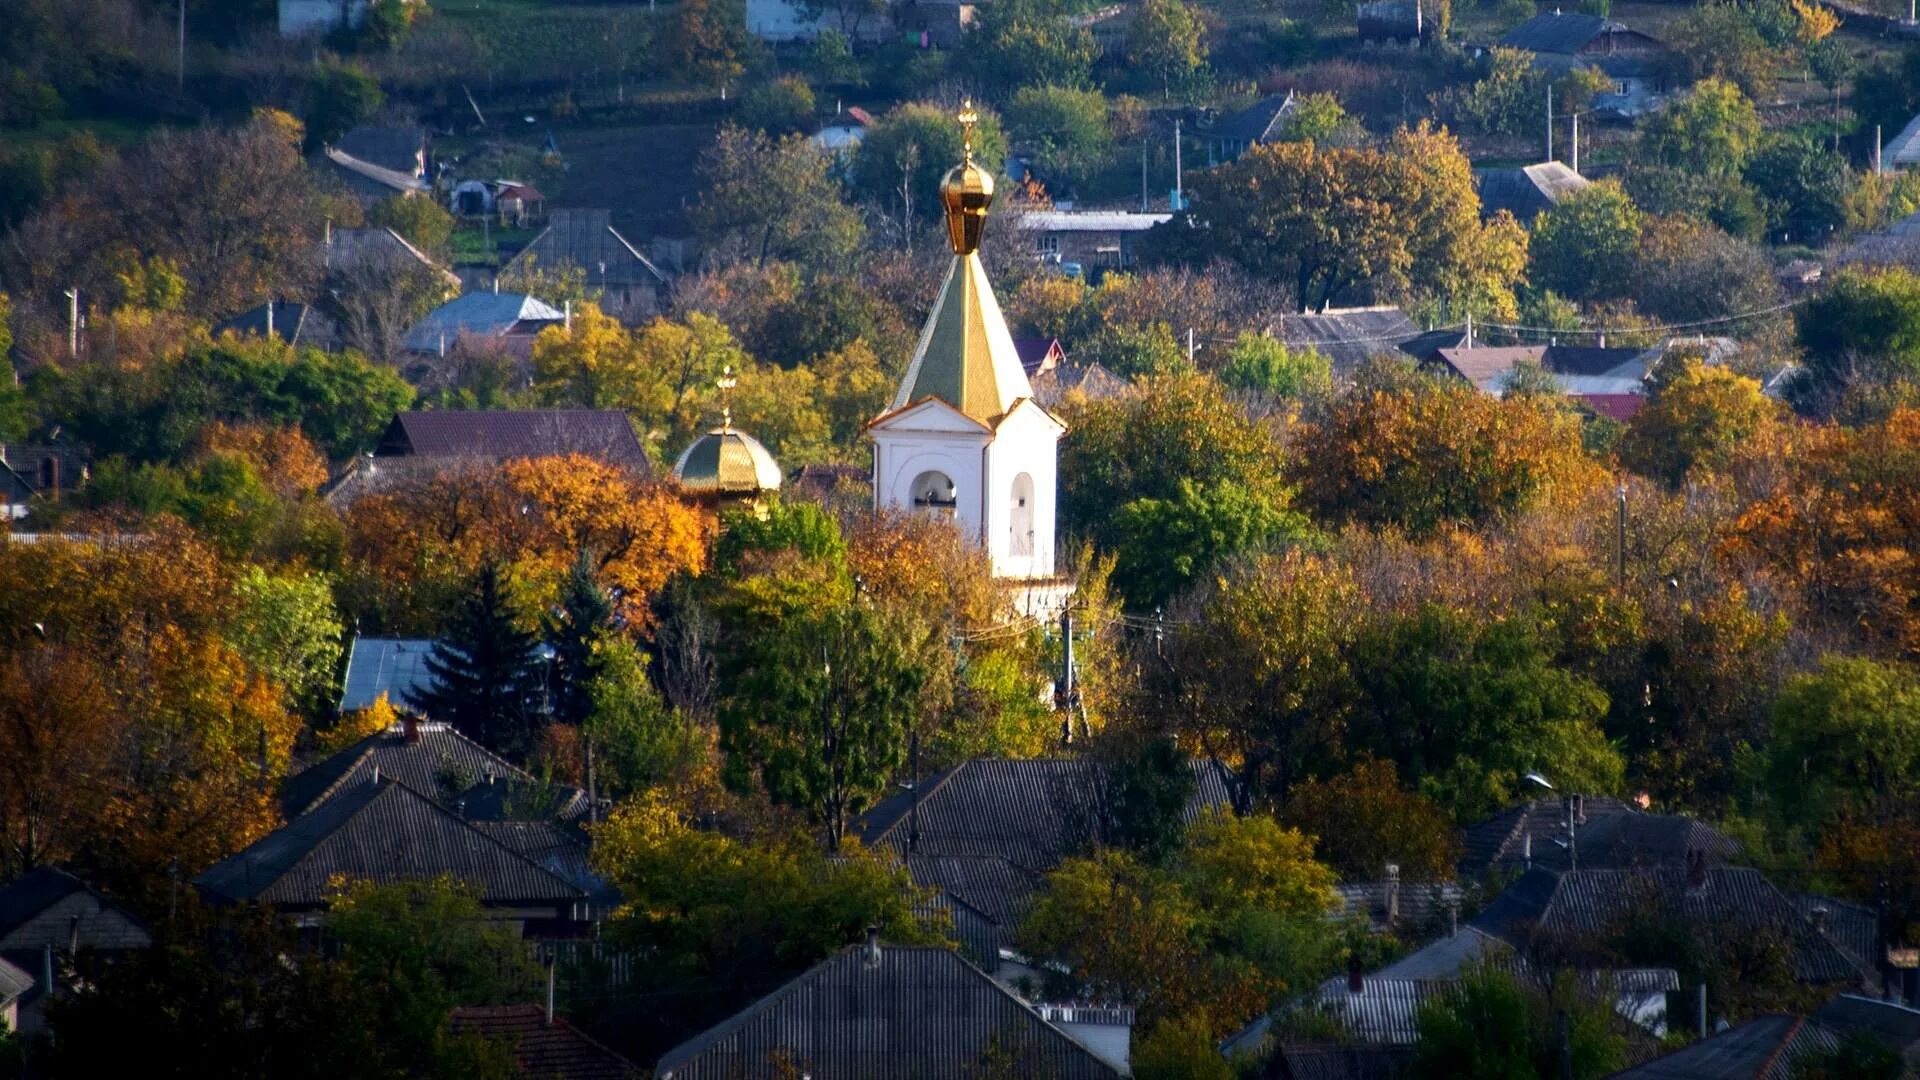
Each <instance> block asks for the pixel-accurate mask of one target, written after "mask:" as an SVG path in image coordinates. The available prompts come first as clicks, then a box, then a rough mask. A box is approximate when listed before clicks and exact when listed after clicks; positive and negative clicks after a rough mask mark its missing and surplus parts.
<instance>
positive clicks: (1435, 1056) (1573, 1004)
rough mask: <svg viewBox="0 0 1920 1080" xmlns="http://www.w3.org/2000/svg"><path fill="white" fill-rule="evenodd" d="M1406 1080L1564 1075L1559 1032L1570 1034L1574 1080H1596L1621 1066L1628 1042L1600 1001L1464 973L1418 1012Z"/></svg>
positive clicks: (1501, 974) (1495, 975)
mask: <svg viewBox="0 0 1920 1080" xmlns="http://www.w3.org/2000/svg"><path fill="white" fill-rule="evenodd" d="M1415 1023H1416V1025H1417V1028H1418V1032H1419V1035H1418V1038H1417V1041H1416V1042H1415V1043H1414V1055H1413V1063H1412V1069H1411V1074H1412V1075H1413V1076H1417V1077H1435V1078H1438V1077H1449V1078H1452V1077H1459V1078H1461V1080H1523V1078H1529V1080H1530V1078H1533V1077H1540V1076H1561V1075H1567V1073H1566V1069H1565V1068H1564V1067H1563V1064H1562V1062H1563V1054H1562V1050H1561V1045H1560V1040H1559V1038H1558V1037H1557V1035H1556V1031H1557V1030H1558V1025H1559V1024H1562V1023H1564V1024H1565V1025H1566V1030H1567V1050H1566V1054H1565V1057H1566V1058H1570V1059H1571V1065H1572V1074H1571V1075H1572V1076H1574V1077H1576V1078H1578V1080H1593V1078H1597V1077H1601V1076H1606V1075H1608V1074H1610V1073H1612V1072H1614V1071H1615V1070H1616V1069H1618V1068H1620V1067H1621V1066H1622V1065H1624V1064H1626V1051H1627V1046H1626V1038H1625V1036H1623V1035H1621V1034H1620V1033H1619V1031H1618V1030H1617V1029H1616V1028H1615V1026H1614V1016H1613V1011H1612V1009H1611V1008H1610V1006H1609V1005H1608V1003H1607V1002H1606V1001H1604V1000H1602V999H1601V998H1600V996H1599V995H1597V994H1593V993H1590V992H1583V991H1581V990H1580V989H1579V988H1578V987H1577V985H1576V984H1575V983H1574V981H1573V980H1572V979H1570V978H1564V977H1556V979H1555V982H1554V987H1553V990H1552V992H1551V993H1550V994H1549V993H1543V992H1541V991H1540V990H1538V989H1536V988H1534V987H1531V986H1527V985H1523V984H1522V983H1520V982H1519V981H1518V980H1517V979H1516V978H1515V977H1514V976H1513V975H1511V974H1508V973H1507V972H1505V971H1501V970H1499V969H1497V968H1493V967H1480V968H1475V969H1472V970H1469V971H1468V972H1466V973H1465V974H1464V975H1463V977H1462V978H1461V979H1460V980H1459V981H1458V982H1456V983H1455V984H1454V985H1453V986H1452V987H1451V988H1450V992H1449V993H1446V994H1441V995H1439V996H1437V997H1434V998H1432V999H1431V1000H1429V1001H1427V1002H1425V1003H1423V1004H1422V1005H1421V1006H1420V1011H1419V1013H1418V1015H1417V1017H1416V1020H1415Z"/></svg>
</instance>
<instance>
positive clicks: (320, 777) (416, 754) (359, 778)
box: [280, 721, 586, 821]
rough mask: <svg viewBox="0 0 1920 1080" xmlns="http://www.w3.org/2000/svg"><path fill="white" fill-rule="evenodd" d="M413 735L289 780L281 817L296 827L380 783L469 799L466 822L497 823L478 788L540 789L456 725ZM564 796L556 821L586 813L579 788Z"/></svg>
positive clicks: (387, 739)
mask: <svg viewBox="0 0 1920 1080" xmlns="http://www.w3.org/2000/svg"><path fill="white" fill-rule="evenodd" d="M414 731H415V733H416V736H417V737H416V738H415V739H414V740H413V741H411V742H409V741H408V739H407V736H406V725H405V724H404V723H402V724H396V725H394V726H393V727H391V728H388V729H387V730H386V731H382V732H379V733H377V734H373V735H369V736H367V737H366V738H364V739H361V740H360V741H359V742H356V743H354V744H353V745H351V746H348V747H346V748H344V749H342V750H339V751H337V752H335V753H333V754H331V755H329V756H327V757H325V758H323V759H321V760H319V761H317V762H314V763H313V764H311V765H309V766H307V767H306V768H305V769H302V770H301V771H300V772H298V773H295V774H294V775H292V776H290V777H288V778H287V779H286V781H285V782H284V783H282V784H281V785H280V811H281V814H282V815H283V816H285V817H286V818H287V820H289V821H291V820H293V819H294V818H297V817H299V816H300V815H302V814H309V813H312V812H313V811H315V810H317V809H319V808H320V807H321V806H323V805H325V804H326V803H327V801H328V800H330V799H333V798H336V797H338V796H340V795H342V794H345V793H347V792H351V791H354V790H357V789H359V788H362V787H369V786H372V785H373V784H375V783H376V777H378V778H381V779H392V780H398V781H400V782H401V783H403V784H405V785H407V786H408V787H409V788H411V789H413V790H414V791H416V792H420V793H422V794H425V795H429V796H431V797H433V798H435V799H438V800H439V801H440V802H442V803H443V804H446V805H449V806H450V805H452V803H453V802H454V801H455V800H459V799H462V798H466V799H468V801H469V803H470V805H468V807H467V808H466V815H465V816H467V817H469V818H494V817H497V816H498V815H497V814H495V813H490V812H488V811H487V810H486V808H485V807H484V806H482V805H480V800H478V799H475V798H473V797H472V794H471V793H472V789H473V788H475V787H476V786H477V787H492V788H498V789H501V790H503V791H506V790H518V791H520V792H522V793H525V792H527V791H528V789H531V788H535V787H537V786H539V785H538V784H537V782H536V781H535V780H534V778H533V777H532V776H530V775H528V774H527V773H526V772H525V771H524V770H522V769H520V768H519V767H518V766H516V765H514V764H513V763H512V762H510V761H508V760H507V759H505V758H503V757H500V756H499V755H497V754H495V753H493V752H491V751H489V750H488V749H487V748H486V747H484V746H481V745H480V744H479V743H477V742H474V741H473V740H472V739H469V738H467V737H466V736H465V735H462V734H460V732H459V731H457V730H455V729H454V727H453V726H452V725H451V724H442V723H432V722H427V721H422V722H419V723H417V724H415V725H414ZM495 781H497V782H495ZM561 790H562V792H563V793H564V795H563V801H562V804H561V806H560V808H559V809H558V813H557V814H556V816H559V817H563V818H570V817H578V816H579V815H580V814H582V813H584V812H585V805H586V796H585V794H584V793H582V792H580V791H578V790H577V789H574V788H563V789H561ZM508 801H509V802H511V801H512V800H508Z"/></svg>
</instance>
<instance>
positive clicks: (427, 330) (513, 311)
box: [406, 292, 567, 356]
mask: <svg viewBox="0 0 1920 1080" xmlns="http://www.w3.org/2000/svg"><path fill="white" fill-rule="evenodd" d="M566 322H567V314H566V312H564V311H561V310H560V309H558V308H556V307H554V306H553V305H551V304H549V303H547V302H546V301H544V300H538V299H535V298H534V297H531V296H527V295H525V294H523V293H502V292H472V293H467V294H466V295H465V296H459V297H455V298H454V299H452V300H449V301H447V302H446V303H444V304H441V305H440V306H439V307H437V308H434V309H433V310H432V311H430V312H428V313H427V316H426V318H424V319H421V320H420V321H419V322H417V323H415V324H414V325H413V328H412V329H410V330H408V331H407V336H406V348H407V351H408V352H412V353H418V354H421V355H423V356H445V355H446V353H447V350H448V349H451V348H453V347H454V346H456V345H458V344H460V342H461V339H463V338H479V339H484V340H486V341H487V342H489V343H491V344H492V345H495V346H497V347H501V348H504V349H506V350H507V351H508V352H511V353H514V354H515V355H520V356H531V355H532V354H533V339H534V338H535V337H538V336H539V334H540V331H542V330H545V329H546V328H547V327H549V326H561V325H564V324H565V323H566Z"/></svg>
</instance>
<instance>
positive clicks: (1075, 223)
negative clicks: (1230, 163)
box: [1019, 210, 1173, 233]
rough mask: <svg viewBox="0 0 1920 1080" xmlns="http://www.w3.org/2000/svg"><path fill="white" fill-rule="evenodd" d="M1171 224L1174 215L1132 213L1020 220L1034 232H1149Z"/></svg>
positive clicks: (1035, 215)
mask: <svg viewBox="0 0 1920 1080" xmlns="http://www.w3.org/2000/svg"><path fill="white" fill-rule="evenodd" d="M1172 220H1173V215H1172V214H1140V213H1135V212H1133V211H1131V210H1029V211H1027V212H1026V213H1025V214H1022V215H1021V216H1020V218H1019V226H1020V228H1022V229H1025V230H1028V231H1031V232H1061V233H1103V232H1146V231H1147V230H1148V229H1151V228H1153V227H1154V226H1155V225H1164V224H1166V223H1167V222H1169V221H1172Z"/></svg>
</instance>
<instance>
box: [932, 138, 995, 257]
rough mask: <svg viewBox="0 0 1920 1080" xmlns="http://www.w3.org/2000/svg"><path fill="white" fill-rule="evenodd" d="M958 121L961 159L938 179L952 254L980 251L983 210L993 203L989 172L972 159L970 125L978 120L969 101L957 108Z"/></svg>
mask: <svg viewBox="0 0 1920 1080" xmlns="http://www.w3.org/2000/svg"><path fill="white" fill-rule="evenodd" d="M959 120H960V133H961V138H962V140H963V152H964V154H965V160H963V161H962V162H961V163H960V164H958V165H955V166H954V167H953V168H952V169H951V170H949V171H948V173H947V177H946V179H944V180H942V181H940V205H942V206H943V207H945V208H946V211H947V243H948V244H950V245H951V246H952V247H953V253H954V254H955V255H971V254H973V253H974V252H976V251H978V250H980V234H981V233H982V232H984V231H985V230H986V227H987V209H988V208H989V207H991V206H992V205H993V174H992V173H990V172H988V171H987V170H985V169H983V168H981V167H980V166H978V165H976V164H974V162H973V126H974V125H975V124H977V123H979V122H980V114H978V113H976V112H974V111H973V102H971V101H969V102H967V103H966V104H965V105H964V106H962V107H961V109H960V116H959Z"/></svg>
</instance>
